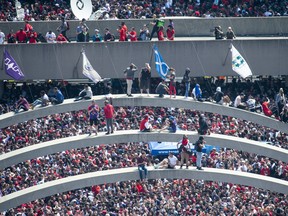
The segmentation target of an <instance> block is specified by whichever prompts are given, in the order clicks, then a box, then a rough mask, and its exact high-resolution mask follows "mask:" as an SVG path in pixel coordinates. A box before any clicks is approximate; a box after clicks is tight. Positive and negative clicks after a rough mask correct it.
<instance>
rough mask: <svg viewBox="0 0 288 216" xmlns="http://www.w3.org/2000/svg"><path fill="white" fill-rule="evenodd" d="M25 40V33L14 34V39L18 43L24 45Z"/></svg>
mask: <svg viewBox="0 0 288 216" xmlns="http://www.w3.org/2000/svg"><path fill="white" fill-rule="evenodd" d="M26 38H27V35H26V32H24V31H18V32H17V33H16V39H17V41H18V42H19V43H26Z"/></svg>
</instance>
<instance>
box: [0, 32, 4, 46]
mask: <svg viewBox="0 0 288 216" xmlns="http://www.w3.org/2000/svg"><path fill="white" fill-rule="evenodd" d="M4 40H5V34H4V33H3V32H0V44H4Z"/></svg>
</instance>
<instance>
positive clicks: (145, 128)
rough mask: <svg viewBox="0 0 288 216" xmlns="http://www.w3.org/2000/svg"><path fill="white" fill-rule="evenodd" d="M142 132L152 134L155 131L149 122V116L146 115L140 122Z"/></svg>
mask: <svg viewBox="0 0 288 216" xmlns="http://www.w3.org/2000/svg"><path fill="white" fill-rule="evenodd" d="M139 128H140V131H141V132H151V131H152V130H153V128H152V125H151V124H150V122H149V115H148V114H147V115H145V116H144V118H143V119H142V120H141V122H140V126H139Z"/></svg>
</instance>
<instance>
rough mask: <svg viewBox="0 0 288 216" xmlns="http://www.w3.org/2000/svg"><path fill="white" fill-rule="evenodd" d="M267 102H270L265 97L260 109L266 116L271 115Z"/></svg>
mask: <svg viewBox="0 0 288 216" xmlns="http://www.w3.org/2000/svg"><path fill="white" fill-rule="evenodd" d="M269 104H270V100H269V99H268V98H265V99H264V102H263V103H262V110H263V113H264V114H265V115H266V116H269V117H270V116H272V115H273V113H272V111H271V110H270V109H269Z"/></svg>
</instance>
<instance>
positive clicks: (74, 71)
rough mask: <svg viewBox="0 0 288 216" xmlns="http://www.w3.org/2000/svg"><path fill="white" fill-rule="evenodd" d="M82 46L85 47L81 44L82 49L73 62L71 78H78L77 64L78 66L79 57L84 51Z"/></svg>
mask: <svg viewBox="0 0 288 216" xmlns="http://www.w3.org/2000/svg"><path fill="white" fill-rule="evenodd" d="M84 47H85V45H83V46H82V49H81V51H80V55H79V57H78V60H77V62H76V64H75V66H74V69H73V78H76V79H77V78H79V75H78V70H77V66H78V64H79V61H80V59H81V56H82V53H83V52H84Z"/></svg>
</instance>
